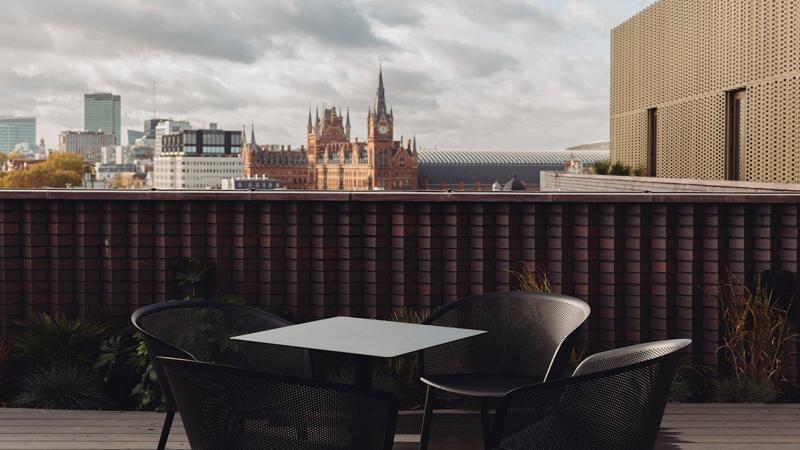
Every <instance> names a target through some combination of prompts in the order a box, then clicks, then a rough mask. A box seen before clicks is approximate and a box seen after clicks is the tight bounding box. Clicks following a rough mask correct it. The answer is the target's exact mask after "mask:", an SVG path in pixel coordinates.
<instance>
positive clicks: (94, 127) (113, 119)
mask: <svg viewBox="0 0 800 450" xmlns="http://www.w3.org/2000/svg"><path fill="white" fill-rule="evenodd" d="M121 104H122V100H121V99H120V96H119V95H114V94H112V93H110V92H107V93H106V92H100V93H94V94H86V95H84V98H83V123H84V129H85V130H86V131H92V132H99V133H108V134H112V135H114V139H115V144H122V130H121V126H120V115H121Z"/></svg>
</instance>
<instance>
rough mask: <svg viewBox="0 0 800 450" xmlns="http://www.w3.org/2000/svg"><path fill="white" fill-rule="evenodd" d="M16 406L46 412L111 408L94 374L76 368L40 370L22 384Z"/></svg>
mask: <svg viewBox="0 0 800 450" xmlns="http://www.w3.org/2000/svg"><path fill="white" fill-rule="evenodd" d="M19 387H20V392H19V394H18V395H17V396H16V397H15V398H14V399H13V400H12V405H14V406H17V407H24V408H46V409H83V410H89V409H103V408H107V407H109V406H110V401H109V400H108V398H107V397H106V395H105V393H104V392H103V389H102V388H101V386H100V384H99V383H98V380H97V379H96V377H95V376H94V374H93V373H92V372H90V371H87V370H85V369H83V368H80V367H78V366H75V365H69V366H56V367H50V368H38V369H34V371H33V372H32V373H31V374H30V375H28V376H25V377H24V378H23V379H22V381H21V382H20V385H19Z"/></svg>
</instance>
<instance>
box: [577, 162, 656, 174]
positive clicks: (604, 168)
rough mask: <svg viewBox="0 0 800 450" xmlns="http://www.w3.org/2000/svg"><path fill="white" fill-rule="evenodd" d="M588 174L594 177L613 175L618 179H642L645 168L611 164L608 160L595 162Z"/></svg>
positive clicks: (616, 163) (645, 171) (619, 163)
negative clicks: (631, 177)
mask: <svg viewBox="0 0 800 450" xmlns="http://www.w3.org/2000/svg"><path fill="white" fill-rule="evenodd" d="M590 172H592V173H594V174H595V175H613V176H618V177H630V176H633V177H644V176H647V168H646V167H644V166H641V165H639V166H628V165H625V164H623V163H621V162H619V161H616V162H614V163H612V162H611V161H609V160H607V159H606V160H602V161H597V162H595V163H594V164H592V165H591V167H590Z"/></svg>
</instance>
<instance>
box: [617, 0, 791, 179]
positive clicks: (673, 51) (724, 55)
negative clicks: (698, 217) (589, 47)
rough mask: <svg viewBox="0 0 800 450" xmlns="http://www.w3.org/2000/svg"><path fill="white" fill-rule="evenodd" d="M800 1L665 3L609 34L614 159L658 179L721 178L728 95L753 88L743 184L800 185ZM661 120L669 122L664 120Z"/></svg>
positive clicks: (743, 151) (747, 116)
mask: <svg viewBox="0 0 800 450" xmlns="http://www.w3.org/2000/svg"><path fill="white" fill-rule="evenodd" d="M799 24H800V2H799V1H798V0H780V1H753V0H725V1H696V0H661V1H658V2H656V3H654V4H653V5H651V6H650V7H648V8H647V9H645V10H644V11H642V12H640V13H639V14H637V15H635V16H634V17H632V18H631V19H629V20H628V21H626V22H624V23H623V24H621V25H619V26H618V27H617V28H615V29H614V30H613V31H612V56H611V59H612V63H611V139H612V144H611V148H612V150H611V152H612V157H613V158H614V159H616V160H620V161H622V162H624V163H626V164H632V165H638V164H641V163H642V162H643V161H644V160H646V155H647V140H646V115H643V114H646V110H647V109H649V108H656V107H657V108H658V109H659V123H658V136H659V143H658V153H659V156H658V165H657V175H658V176H662V177H684V178H686V177H690V178H703V179H719V178H721V177H723V176H724V162H723V161H724V160H723V158H724V152H725V107H724V103H725V102H724V93H725V92H726V91H732V90H736V89H742V88H744V89H746V90H747V92H748V98H747V100H746V101H745V103H746V108H745V109H746V111H745V114H744V117H743V121H742V127H743V129H744V133H743V134H745V136H746V138H745V139H744V140H743V141H742V149H741V155H740V173H739V176H740V178H741V179H742V180H744V181H775V182H793V183H797V182H800V161H798V157H797V153H798V149H800V84H798V83H800V81H798V79H799V77H800V25H799ZM662 111H664V113H665V114H663V115H662V114H661V112H662Z"/></svg>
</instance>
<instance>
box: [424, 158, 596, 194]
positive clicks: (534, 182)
mask: <svg viewBox="0 0 800 450" xmlns="http://www.w3.org/2000/svg"><path fill="white" fill-rule="evenodd" d="M570 158H575V159H576V160H577V161H580V162H582V163H583V164H584V165H589V164H593V163H595V162H597V161H602V160H606V159H608V151H602V150H600V151H597V150H587V151H580V152H575V153H573V152H570V151H566V150H550V151H541V150H539V151H536V150H528V151H525V150H420V151H419V173H418V180H419V184H420V186H425V185H426V183H427V185H429V186H430V188H436V187H440V186H442V185H444V186H445V187H448V188H453V187H457V186H458V185H459V184H460V183H464V184H465V185H474V183H476V182H480V183H481V185H482V186H484V187H486V188H488V187H490V186H491V185H492V184H493V183H494V182H495V181H497V182H499V183H501V184H502V183H506V182H507V181H509V180H511V179H512V178H513V177H514V175H516V176H517V178H518V180H519V181H521V182H522V183H524V184H525V185H527V186H529V187H538V186H539V172H542V171H561V170H564V163H566V162H567V161H569V160H570Z"/></svg>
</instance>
